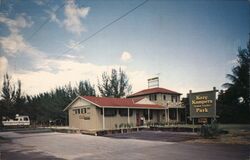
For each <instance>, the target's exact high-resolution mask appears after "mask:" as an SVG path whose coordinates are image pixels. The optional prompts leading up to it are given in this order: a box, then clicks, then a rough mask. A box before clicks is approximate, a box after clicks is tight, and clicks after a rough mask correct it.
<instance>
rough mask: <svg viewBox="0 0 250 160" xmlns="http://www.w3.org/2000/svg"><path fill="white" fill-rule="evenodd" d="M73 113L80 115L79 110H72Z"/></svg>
mask: <svg viewBox="0 0 250 160" xmlns="http://www.w3.org/2000/svg"><path fill="white" fill-rule="evenodd" d="M73 111H74V112H75V114H80V113H81V110H80V109H74V110H73Z"/></svg>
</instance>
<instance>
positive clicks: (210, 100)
mask: <svg viewBox="0 0 250 160" xmlns="http://www.w3.org/2000/svg"><path fill="white" fill-rule="evenodd" d="M188 96H189V107H190V117H191V118H202V117H206V118H208V117H214V118H215V117H216V89H215V88H214V90H212V91H205V92H196V93H192V92H191V91H190V93H189V95H188Z"/></svg>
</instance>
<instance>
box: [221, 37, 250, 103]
mask: <svg viewBox="0 0 250 160" xmlns="http://www.w3.org/2000/svg"><path fill="white" fill-rule="evenodd" d="M238 53H239V54H238V55H237V65H236V66H235V67H234V68H233V69H232V74H227V75H226V77H227V78H228V79H229V80H230V81H231V83H224V84H223V85H222V86H223V87H225V88H227V90H226V92H225V94H226V97H227V100H228V102H230V100H231V103H233V104H235V103H241V104H245V105H249V102H250V100H249V99H250V97H249V76H250V72H249V67H250V39H249V41H248V45H247V49H241V48H239V50H238Z"/></svg>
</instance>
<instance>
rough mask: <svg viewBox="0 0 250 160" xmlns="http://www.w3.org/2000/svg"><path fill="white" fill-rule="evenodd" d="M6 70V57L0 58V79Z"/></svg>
mask: <svg viewBox="0 0 250 160" xmlns="http://www.w3.org/2000/svg"><path fill="white" fill-rule="evenodd" d="M7 69H8V60H7V58H6V57H0V77H3V75H4V74H5V73H6V72H7Z"/></svg>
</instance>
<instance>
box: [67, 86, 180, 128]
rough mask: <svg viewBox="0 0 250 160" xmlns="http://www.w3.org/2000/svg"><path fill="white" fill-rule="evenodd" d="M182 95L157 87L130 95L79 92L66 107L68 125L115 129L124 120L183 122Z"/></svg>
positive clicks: (131, 124)
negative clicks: (81, 93) (111, 95)
mask: <svg viewBox="0 0 250 160" xmlns="http://www.w3.org/2000/svg"><path fill="white" fill-rule="evenodd" d="M180 95H181V94H180V93H177V92H175V91H170V90H167V89H164V88H159V87H156V88H150V89H146V90H142V91H140V92H137V93H134V94H132V95H130V96H128V97H127V98H109V97H93V96H79V97H77V98H76V99H75V100H74V101H72V102H71V103H70V104H69V105H68V106H67V107H66V108H65V109H64V111H66V110H67V111H68V116H69V127H71V128H79V129H80V130H105V129H116V128H119V127H120V126H122V125H124V124H126V125H127V124H129V125H130V126H133V127H135V126H142V125H146V124H147V123H156V124H159V123H169V122H180V120H181V118H180V115H179V110H180V109H183V107H182V106H181V103H180ZM103 113H104V114H103ZM128 113H129V114H128Z"/></svg>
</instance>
